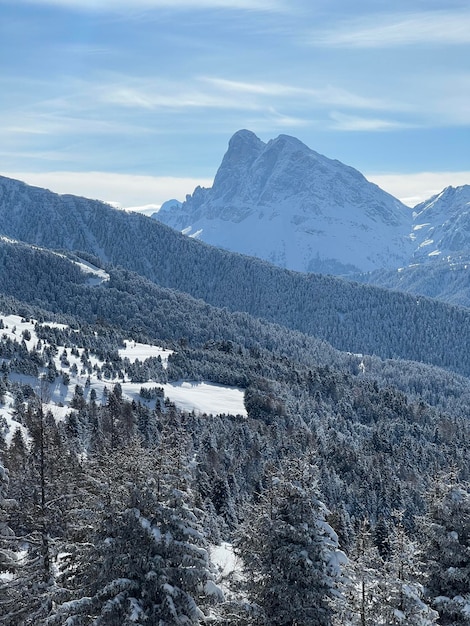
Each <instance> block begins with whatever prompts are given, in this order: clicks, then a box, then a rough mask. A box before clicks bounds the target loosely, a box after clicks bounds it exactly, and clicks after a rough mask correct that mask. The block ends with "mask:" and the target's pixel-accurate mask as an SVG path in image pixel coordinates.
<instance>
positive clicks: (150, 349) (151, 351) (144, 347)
mask: <svg viewBox="0 0 470 626" xmlns="http://www.w3.org/2000/svg"><path fill="white" fill-rule="evenodd" d="M125 344H126V347H125V348H122V349H121V350H118V352H119V356H120V357H121V358H122V359H125V358H127V359H129V361H130V362H131V363H135V362H136V361H137V359H139V361H145V359H149V358H150V357H160V358H161V360H162V365H163V367H164V368H165V369H166V368H167V367H168V357H169V356H170V354H173V350H165V349H164V348H159V347H158V346H150V345H148V344H145V343H137V342H135V341H132V340H131V339H129V340H126V342H125Z"/></svg>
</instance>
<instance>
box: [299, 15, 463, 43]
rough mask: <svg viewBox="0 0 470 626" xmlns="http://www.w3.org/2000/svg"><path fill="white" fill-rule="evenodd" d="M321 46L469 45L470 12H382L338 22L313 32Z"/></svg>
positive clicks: (313, 40) (311, 37)
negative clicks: (329, 28)
mask: <svg viewBox="0 0 470 626" xmlns="http://www.w3.org/2000/svg"><path fill="white" fill-rule="evenodd" d="M309 41H310V43H312V44H314V45H318V46H334V47H351V48H386V47H397V46H409V45H417V44H431V45H434V46H435V45H439V44H440V45H462V44H464V45H468V44H470V11H468V10H466V11H455V10H454V11H423V12H420V13H400V14H394V13H382V14H380V13H379V14H375V15H374V16H373V17H361V18H355V19H353V20H350V21H344V22H341V23H340V24H337V25H336V26H335V27H334V28H332V29H331V30H323V31H316V32H313V33H311V36H310V38H309Z"/></svg>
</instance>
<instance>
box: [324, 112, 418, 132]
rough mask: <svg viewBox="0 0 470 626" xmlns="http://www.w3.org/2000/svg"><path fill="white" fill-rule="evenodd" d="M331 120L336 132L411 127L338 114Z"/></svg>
mask: <svg viewBox="0 0 470 626" xmlns="http://www.w3.org/2000/svg"><path fill="white" fill-rule="evenodd" d="M330 119H331V120H332V126H333V128H334V129H335V130H344V131H384V130H396V129H397V128H410V127H411V124H408V123H404V122H399V121H395V120H385V119H380V118H374V117H359V116H356V115H345V114H344V113H338V112H332V113H330Z"/></svg>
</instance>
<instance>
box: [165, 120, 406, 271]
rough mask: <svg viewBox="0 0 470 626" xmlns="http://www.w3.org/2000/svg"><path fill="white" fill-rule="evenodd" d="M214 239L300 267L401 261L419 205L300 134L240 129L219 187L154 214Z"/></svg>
mask: <svg viewBox="0 0 470 626" xmlns="http://www.w3.org/2000/svg"><path fill="white" fill-rule="evenodd" d="M154 217H155V218H156V219H158V220H160V221H161V222H163V223H165V224H167V225H169V226H171V227H172V228H175V229H177V230H179V231H182V232H184V233H185V234H188V235H190V236H191V237H198V238H200V239H202V240H203V241H205V242H207V243H210V244H212V245H216V246H220V247H222V248H226V249H228V250H233V251H236V252H241V253H242V254H247V255H251V256H256V257H259V258H262V259H266V260H267V261H269V262H271V263H274V264H276V265H279V266H281V267H286V268H289V269H293V270H299V271H309V272H313V271H320V272H323V273H331V274H348V273H351V272H354V271H358V270H359V271H370V270H374V269H378V268H383V267H388V268H391V267H398V266H400V265H403V264H405V263H406V262H407V260H408V258H409V256H410V255H411V253H412V247H413V246H412V241H411V240H410V239H409V237H408V235H409V231H410V222H411V211H410V209H409V208H407V207H405V206H404V205H403V204H401V203H400V202H399V201H398V200H397V199H396V198H393V197H392V196H391V195H389V194H388V193H386V192H385V191H382V190H381V189H380V188H379V187H377V185H374V184H372V183H370V182H368V181H367V180H366V179H365V178H364V176H363V175H362V174H361V173H360V172H358V171H357V170H355V169H353V168H352V167H348V166H346V165H344V164H342V163H340V162H339V161H334V160H331V159H328V158H326V157H325V156H322V155H321V154H318V153H317V152H314V151H313V150H310V149H309V148H308V147H307V146H306V145H305V144H303V143H302V142H301V141H299V140H298V139H296V138H294V137H290V136H288V135H280V136H279V137H277V138H276V139H273V140H271V141H269V142H268V143H264V142H262V141H261V140H260V139H259V138H258V137H256V135H254V134H253V133H252V132H250V131H248V130H241V131H238V132H237V133H235V135H234V136H233V137H232V138H231V140H230V142H229V147H228V151H227V153H226V154H225V156H224V158H223V160H222V164H221V166H220V168H219V170H218V171H217V174H216V177H215V180H214V185H213V187H212V188H211V189H202V188H200V187H198V188H197V189H196V190H195V191H194V193H193V195H192V196H187V198H186V201H185V202H184V203H183V204H182V206H181V207H178V206H175V205H174V204H173V203H169V205H166V206H163V207H162V208H161V210H160V211H159V212H158V213H156V214H154Z"/></svg>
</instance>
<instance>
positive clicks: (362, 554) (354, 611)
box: [334, 520, 386, 626]
mask: <svg viewBox="0 0 470 626" xmlns="http://www.w3.org/2000/svg"><path fill="white" fill-rule="evenodd" d="M344 572H345V582H344V589H343V597H342V599H341V600H342V601H341V602H339V603H338V615H337V616H335V619H334V624H335V626H344V625H345V624H347V625H348V626H378V625H379V624H385V623H386V622H385V621H383V612H384V606H385V605H386V595H385V576H384V561H383V559H382V557H381V556H380V553H379V550H378V548H377V546H376V545H375V543H374V541H373V533H372V531H371V528H370V524H369V522H368V520H364V521H363V522H362V524H361V527H360V529H359V532H358V533H357V537H356V545H355V546H354V548H353V549H352V550H351V552H350V554H349V562H348V563H347V565H346V567H345V570H344Z"/></svg>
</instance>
